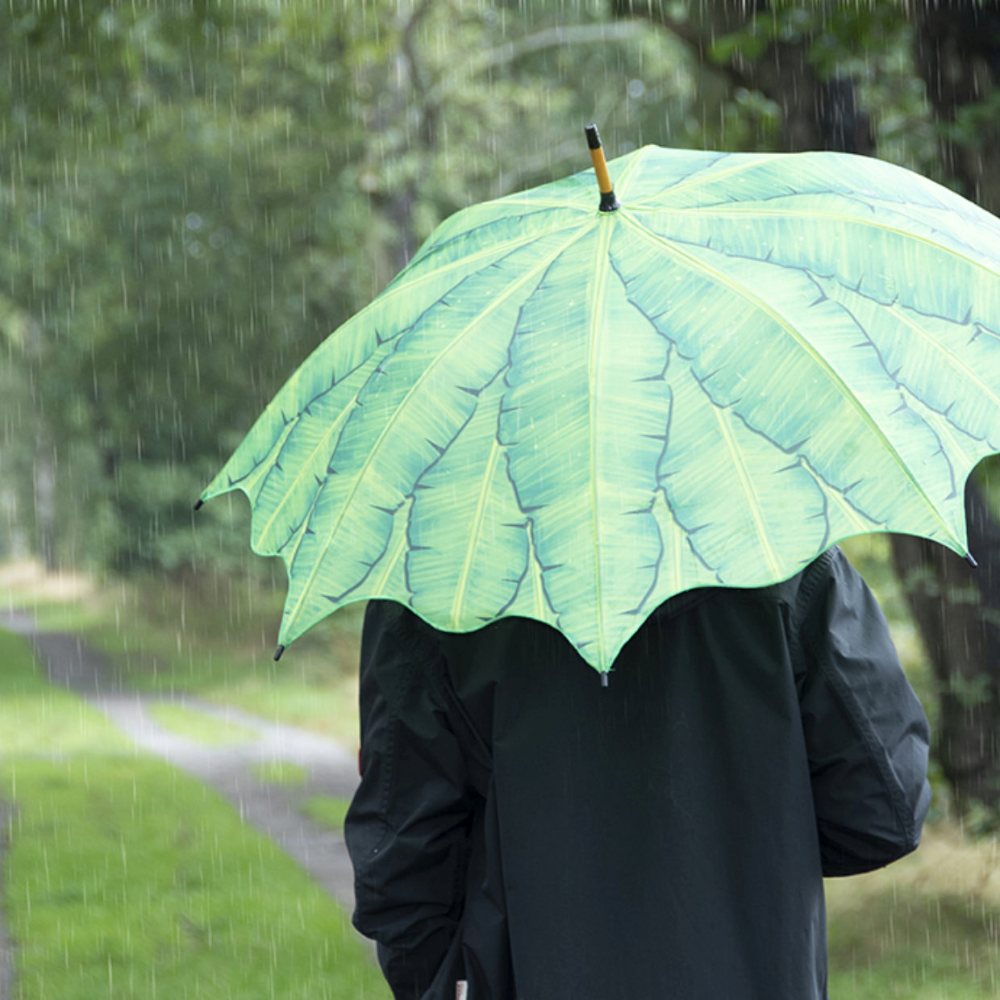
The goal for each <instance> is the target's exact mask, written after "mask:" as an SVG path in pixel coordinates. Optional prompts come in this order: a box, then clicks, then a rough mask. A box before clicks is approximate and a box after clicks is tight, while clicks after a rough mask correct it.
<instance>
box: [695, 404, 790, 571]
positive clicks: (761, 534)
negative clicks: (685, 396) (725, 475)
mask: <svg viewBox="0 0 1000 1000" xmlns="http://www.w3.org/2000/svg"><path fill="white" fill-rule="evenodd" d="M712 409H713V412H714V414H715V419H716V420H717V421H718V424H719V430H720V431H721V432H722V437H723V439H724V440H725V442H726V447H727V448H728V449H729V454H730V455H731V457H732V464H733V466H734V467H735V469H736V473H737V475H738V476H739V479H740V486H741V487H742V488H743V494H744V496H745V497H746V498H747V504H748V506H749V507H750V516H751V518H753V523H754V526H755V527H756V529H757V537H758V538H759V539H760V544H761V548H763V550H764V558H765V560H766V561H767V565H768V567H769V568H770V570H771V575H772V576H773V577H774V578H775V579H780V578H781V576H782V573H781V569H780V567H779V565H778V560H777V558H776V556H775V554H774V549H773V548H772V546H771V542H770V539H769V538H768V532H767V525H766V524H765V523H764V515H763V513H762V511H761V508H760V499H759V498H758V496H757V492H756V490H754V488H753V481H752V480H751V478H750V475H749V473H748V472H747V468H746V464H745V463H744V461H743V456H742V454H741V453H740V450H739V446H738V445H737V443H736V438H735V437H734V436H733V429H732V427H730V426H729V423H728V420H727V417H726V414H725V411H723V410H722V409H721V408H720V407H718V406H714V407H713V408H712Z"/></svg>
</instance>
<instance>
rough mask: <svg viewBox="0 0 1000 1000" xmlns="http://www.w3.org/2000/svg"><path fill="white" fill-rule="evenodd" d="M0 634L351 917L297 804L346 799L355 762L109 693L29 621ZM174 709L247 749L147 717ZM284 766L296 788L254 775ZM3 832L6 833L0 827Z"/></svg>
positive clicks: (349, 899)
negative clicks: (19, 643) (230, 811)
mask: <svg viewBox="0 0 1000 1000" xmlns="http://www.w3.org/2000/svg"><path fill="white" fill-rule="evenodd" d="M0 627H3V628H6V629H9V630H11V631H16V632H19V633H21V634H23V635H26V636H27V637H28V638H29V639H30V641H31V642H32V644H33V646H34V648H35V652H36V654H37V656H38V658H39V661H40V662H41V663H42V664H43V666H45V667H46V669H47V670H48V676H49V680H50V681H51V682H52V683H53V684H58V685H62V686H64V687H67V688H69V689H70V690H71V691H73V692H75V693H76V694H79V695H80V696H81V697H83V698H84V699H86V700H87V702H88V703H89V704H90V705H91V706H92V707H94V708H96V709H97V710H98V711H100V712H102V713H103V714H104V715H105V716H106V717H107V718H108V719H110V720H111V722H113V723H114V724H115V725H116V726H117V727H118V728H119V729H120V730H121V731H122V732H123V733H125V735H127V736H128V737H129V738H130V739H131V740H133V741H134V742H135V743H136V744H137V745H138V746H140V747H141V748H143V749H144V750H147V751H148V752H150V753H153V754H156V755H157V756H159V757H161V758H162V759H163V760H165V761H167V762H168V763H170V764H173V765H174V766H176V767H179V768H181V769H182V770H184V771H187V772H188V773H189V774H192V775H194V776H195V777H196V778H198V779H199V780H200V781H203V782H204V783H205V784H207V785H209V786H211V787H212V788H214V789H216V790H217V791H218V792H220V793H221V794H222V795H224V796H225V797H226V798H227V799H229V801H230V802H232V803H233V805H234V806H235V807H236V808H237V809H238V810H239V813H240V816H241V817H242V818H243V819H244V820H245V821H246V822H247V823H250V824H251V825H252V826H254V827H256V828H257V829H258V830H260V831H261V832H262V833H264V834H266V835H267V836H268V837H270V838H271V839H272V840H274V841H275V842H276V843H277V844H278V846H279V847H281V848H282V850H284V851H285V852H286V853H287V854H289V855H290V856H291V857H292V858H294V859H295V860H296V861H297V862H298V863H299V864H300V865H301V866H302V867H303V868H304V869H305V870H306V871H307V872H309V874H310V875H312V877H313V878H314V879H316V881H317V882H319V883H320V885H322V886H323V888H324V889H326V891H327V892H328V893H329V894H330V895H331V896H333V898H334V899H336V900H337V901H338V902H339V903H340V904H341V905H343V906H344V907H345V908H346V909H347V910H348V911H350V910H352V909H353V907H354V889H353V873H352V870H351V864H350V859H349V858H348V855H347V849H346V847H345V845H344V839H343V837H342V836H341V835H340V833H338V832H336V831H333V830H331V829H329V828H328V827H323V826H320V825H319V824H317V823H314V822H313V821H311V820H309V819H308V818H306V817H305V816H303V815H302V813H301V812H300V811H299V810H300V807H301V803H302V802H303V801H304V800H305V799H308V798H309V797H311V796H314V795H317V794H326V795H335V796H341V797H350V796H351V795H352V794H353V792H354V788H355V786H356V785H357V782H358V772H357V762H356V759H355V757H354V756H353V755H352V754H349V753H348V752H347V751H346V750H344V749H343V747H341V746H340V745H338V744H337V743H334V742H333V741H332V740H329V739H325V738H323V737H321V736H317V735H315V734H313V733H308V732H305V731H303V730H300V729H296V728H294V727H292V726H286V725H281V724H278V723H274V722H268V721H266V720H264V719H260V718H257V717H256V716H252V715H248V714H246V713H245V712H240V711H237V710H235V709H230V708H223V707H220V706H218V705H212V704H209V703H207V702H201V701H198V700H197V699H194V698H187V697H183V696H178V697H170V696H161V695H144V694H143V695H140V694H135V693H130V692H126V691H123V690H121V688H120V687H119V686H116V682H115V681H114V679H113V678H114V673H113V671H112V669H111V666H110V663H109V661H108V660H107V658H106V657H104V656H102V655H101V654H100V653H97V652H96V651H95V650H92V649H89V648H88V647H87V646H85V645H83V643H81V642H80V640H79V639H78V638H77V637H75V636H72V635H65V634H62V633H36V632H35V631H34V629H33V626H32V622H31V620H30V619H29V618H26V617H25V616H23V615H19V614H17V613H2V612H0ZM160 701H173V702H176V703H180V704H183V705H184V706H185V707H187V708H191V709H194V710H197V711H199V712H204V713H205V714H206V715H210V716H213V717H215V718H218V719H220V720H221V721H223V722H230V723H235V724H238V725H239V726H241V727H246V728H248V729H251V730H253V731H254V732H255V733H256V736H255V737H254V738H252V739H248V740H247V741H246V742H243V743H238V744H230V745H226V746H210V745H207V744H205V743H200V742H196V741H194V740H190V739H186V738H185V737H183V736H180V735H178V734H177V733H173V732H170V731H168V730H166V729H164V728H163V727H162V726H160V725H158V724H157V723H156V721H155V719H154V718H153V717H152V716H151V715H150V712H149V709H150V707H151V706H152V705H154V704H155V703H157V702H160ZM272 762H281V763H287V764H292V765H295V766H297V767H301V768H303V769H304V770H305V772H306V774H307V777H306V780H305V781H304V782H302V783H296V784H294V785H289V784H271V783H268V782H266V781H264V780H262V779H261V778H260V777H259V776H258V774H257V768H258V767H259V765H261V764H264V763H272ZM0 827H2V829H3V830H6V824H0ZM0 848H2V845H0ZM4 940H5V939H4V935H3V928H2V927H0V997H3V996H7V995H9V993H8V990H7V989H6V988H5V983H4V978H3V977H4V975H5V973H4V968H6V969H7V970H8V971H7V973H6V974H7V975H8V976H9V961H7V962H5V961H4V944H3V943H4Z"/></svg>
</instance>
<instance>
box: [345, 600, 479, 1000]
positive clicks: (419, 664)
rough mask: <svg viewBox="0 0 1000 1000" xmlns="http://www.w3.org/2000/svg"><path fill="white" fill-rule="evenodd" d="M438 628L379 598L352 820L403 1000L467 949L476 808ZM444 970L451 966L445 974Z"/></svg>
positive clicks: (364, 666) (371, 615) (367, 639)
mask: <svg viewBox="0 0 1000 1000" xmlns="http://www.w3.org/2000/svg"><path fill="white" fill-rule="evenodd" d="M439 661H440V654H439V652H438V649H437V646H436V644H435V643H434V641H433V630H431V629H430V628H429V627H428V626H424V625H423V623H422V622H420V621H419V619H417V618H416V616H415V615H413V614H412V613H411V612H409V611H408V610H407V609H405V608H403V607H402V606H401V605H398V604H394V603H392V602H388V601H372V602H371V603H370V604H369V606H368V611H367V613H366V616H365V625H364V631H363V635H362V648H361V677H360V709H361V752H360V770H361V784H360V786H359V788H358V790H357V792H356V793H355V795H354V799H353V800H352V802H351V806H350V809H349V810H348V813H347V818H346V820H345V824H344V835H345V839H346V841H347V847H348V850H349V852H350V855H351V860H352V862H353V864H354V878H355V899H356V902H355V911H354V925H355V927H357V929H358V930H359V931H360V932H361V933H362V934H364V935H366V936H367V937H370V938H373V939H374V940H375V941H376V942H377V943H378V956H379V962H380V964H381V966H382V971H383V973H384V974H385V977H386V979H387V980H388V982H389V985H390V987H391V988H392V991H393V996H394V997H395V998H396V1000H404V998H405V1000H416V998H419V997H421V996H423V994H424V993H425V992H426V990H427V989H428V988H429V987H430V985H431V983H432V981H433V980H434V978H435V976H436V974H437V973H438V972H439V970H441V966H442V963H444V962H445V959H446V956H448V957H449V961H451V960H452V958H453V956H454V953H455V951H456V948H455V947H452V946H453V944H455V938H456V931H457V929H458V926H459V921H460V918H461V912H462V903H463V898H464V885H465V872H466V867H467V863H468V862H467V858H468V841H469V831H470V826H471V823H472V817H473V813H474V809H475V803H474V800H473V796H472V793H470V791H469V789H468V783H467V781H466V773H465V764H464V761H463V754H462V751H461V747H460V745H459V742H458V740H457V739H456V738H455V735H454V733H452V732H451V730H450V727H449V725H448V722H447V717H446V713H445V711H444V710H443V708H442V706H441V705H440V704H439V699H438V698H437V697H436V695H435V685H434V683H433V676H434V673H435V671H436V670H439V669H440V662H439ZM441 971H442V973H443V972H444V970H441Z"/></svg>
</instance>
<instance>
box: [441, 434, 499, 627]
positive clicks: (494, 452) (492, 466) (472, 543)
mask: <svg viewBox="0 0 1000 1000" xmlns="http://www.w3.org/2000/svg"><path fill="white" fill-rule="evenodd" d="M502 454H503V449H502V447H501V445H500V443H499V442H498V441H497V439H496V436H495V435H494V438H493V444H492V446H491V447H490V457H489V459H488V460H487V462H486V473H485V475H484V476H483V479H482V483H483V485H482V489H480V491H479V499H478V501H477V502H476V513H475V515H474V516H473V520H472V525H473V527H472V529H471V531H470V532H469V541H468V544H467V545H466V547H465V559H464V560H463V561H462V571H461V573H460V574H459V577H458V582H457V584H456V586H455V597H454V600H453V601H452V605H451V623H452V625H453V626H454V625H457V624H458V623H460V622H461V620H462V618H461V608H462V604H463V603H464V597H465V588H466V586H467V585H468V580H469V575H470V573H471V571H472V560H473V557H474V555H475V552H476V548H477V543H478V541H479V536H480V534H481V532H482V527H483V514H484V512H485V510H486V503H487V497H488V495H489V492H490V484H491V483H492V482H493V475H494V473H495V472H496V468H497V463H498V462H499V459H500V456H501V455H502Z"/></svg>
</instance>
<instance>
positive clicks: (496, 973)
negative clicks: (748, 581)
mask: <svg viewBox="0 0 1000 1000" xmlns="http://www.w3.org/2000/svg"><path fill="white" fill-rule="evenodd" d="M361 723H362V731H361V768H362V782H361V786H360V788H359V789H358V792H357V794H356V796H355V798H354V801H353V803H352V805H351V808H350V811H349V813H348V816H347V823H346V837H347V843H348V847H349V849H350V852H351V857H352V859H353V861H354V866H355V879H356V891H357V909H356V911H355V914H354V922H355V925H356V926H357V928H358V929H359V930H360V931H361V932H362V933H363V934H366V935H368V936H370V937H373V938H375V939H376V940H377V941H378V942H379V956H380V960H381V962H382V965H383V969H384V972H385V974H386V977H387V979H388V980H389V982H390V984H391V986H392V988H393V992H394V994H395V996H396V997H397V998H408V1000H409V998H414V1000H415V998H427V1000H430V998H435V1000H436V998H441V1000H445V998H447V1000H452V998H453V997H454V996H455V981H456V980H457V979H467V980H468V981H469V994H468V995H469V1000H487V998H490V1000H493V998H502V1000H512V998H515V997H516V998H517V1000H561V998H566V1000H619V998H621V1000H626V998H628V1000H663V998H673V997H676V998H680V1000H719V998H720V997H724V998H726V1000H785V998H787V1000H818V998H824V997H826V995H827V993H826V925H825V912H824V902H823V885H822V876H823V875H824V874H825V875H850V874H853V873H856V872H863V871H868V870H869V869H873V868H878V867H880V866H882V865H885V864H888V863H889V862H891V861H893V860H895V859H896V858H898V857H900V856H902V855H904V854H906V853H907V852H909V851H912V850H913V849H914V848H915V847H916V846H917V843H918V841H919V837H920V829H921V825H922V822H923V818H924V815H925V813H926V810H927V806H928V804H929V801H930V789H929V787H928V785H927V782H926V769H927V748H928V728H927V721H926V718H925V716H924V713H923V711H922V709H921V707H920V704H919V702H918V701H917V699H916V697H915V696H914V694H913V692H912V691H911V689H910V687H909V685H908V684H907V682H906V680H905V678H904V676H903V673H902V671H901V669H900V667H899V663H898V660H897V657H896V653H895V650H894V649H893V646H892V643H891V641H890V639H889V635H888V632H887V629H886V624H885V620H884V618H883V616H882V613H881V611H880V609H879V608H878V605H877V604H876V602H875V600H874V598H873V597H872V595H871V593H870V592H869V590H868V589H867V587H866V586H865V584H864V583H863V582H862V580H861V579H860V577H859V576H858V575H857V574H856V573H855V572H854V570H853V569H852V568H851V566H850V565H849V564H848V563H847V561H846V560H845V559H844V557H843V556H842V555H841V554H840V552H839V551H838V550H836V549H834V550H831V551H830V552H827V553H826V554H825V555H823V556H821V557H820V558H819V559H818V560H816V562H814V563H813V564H811V565H810V566H809V567H808V568H807V569H806V570H805V571H804V572H803V573H801V574H800V575H798V576H796V577H794V578H793V579H791V580H789V581H787V582H785V583H782V584H778V585H776V586H773V587H768V588H765V589H761V590H730V589H723V588H707V589H702V590H697V591H691V592H688V593H686V594H682V595H680V596H678V597H675V598H673V599H672V600H670V601H668V602H666V603H665V604H663V605H662V606H661V607H660V608H659V609H658V610H657V611H655V612H654V613H653V614H652V615H651V616H650V618H649V619H648V621H647V622H646V623H645V624H644V625H643V626H642V627H641V628H640V629H639V631H638V632H637V634H636V635H635V636H634V637H633V638H632V639H631V640H630V642H629V643H628V644H627V645H626V647H625V648H624V649H623V650H622V653H621V654H620V656H619V657H618V659H617V661H616V662H615V667H614V670H613V672H612V674H611V677H610V684H609V686H608V687H607V688H606V689H602V687H601V685H600V683H599V679H598V676H597V675H596V673H595V672H594V671H593V670H592V669H591V668H590V667H589V666H587V665H586V663H584V661H583V660H582V659H581V658H580V657H579V655H578V654H577V653H576V652H575V651H574V650H573V649H572V648H571V647H570V645H569V643H568V642H567V641H566V640H565V639H564V638H563V637H562V636H561V635H560V634H559V633H557V632H556V631H554V630H553V629H551V628H549V627H548V626H546V625H543V624H540V623H538V622H535V621H529V620H526V619H516V618H515V619H506V620H501V621H499V622H495V623H493V624H491V625H488V626H486V627H485V628H483V629H480V630H479V631H476V632H472V633H466V634H452V633H445V632H441V631H438V630H437V629H434V628H432V627H431V626H429V625H427V624H425V623H424V622H423V621H421V620H420V619H419V618H418V617H416V616H415V615H414V614H413V613H412V612H411V611H409V610H407V609H406V608H404V607H402V606H401V605H399V604H395V603H392V602H387V601H373V602H372V603H371V604H370V605H369V608H368V613H367V617H366V620H365V631H364V639H363V647H362V664H361Z"/></svg>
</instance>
